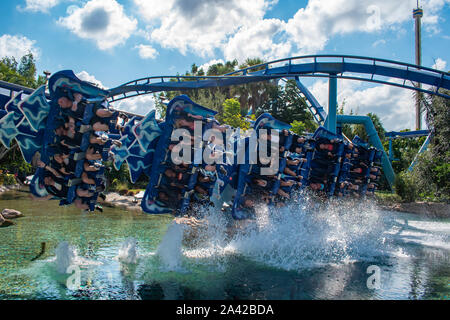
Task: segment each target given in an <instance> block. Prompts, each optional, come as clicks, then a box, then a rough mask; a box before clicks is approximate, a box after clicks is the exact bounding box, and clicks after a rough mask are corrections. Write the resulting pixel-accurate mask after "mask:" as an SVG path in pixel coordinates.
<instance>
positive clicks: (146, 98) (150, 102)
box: [113, 94, 155, 115]
mask: <svg viewBox="0 0 450 320" xmlns="http://www.w3.org/2000/svg"><path fill="white" fill-rule="evenodd" d="M113 107H114V108H115V109H117V110H123V111H128V112H131V113H135V114H139V115H146V114H147V113H148V112H149V111H151V110H153V109H155V100H154V98H153V95H152V94H146V95H142V96H137V97H134V98H128V99H125V100H121V101H118V102H115V103H114V105H113Z"/></svg>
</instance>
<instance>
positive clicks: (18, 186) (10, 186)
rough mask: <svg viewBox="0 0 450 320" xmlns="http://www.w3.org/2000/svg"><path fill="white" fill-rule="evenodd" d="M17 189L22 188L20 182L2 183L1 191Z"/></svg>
mask: <svg viewBox="0 0 450 320" xmlns="http://www.w3.org/2000/svg"><path fill="white" fill-rule="evenodd" d="M17 189H20V184H13V185H8V186H4V185H0V193H3V192H7V191H12V190H17Z"/></svg>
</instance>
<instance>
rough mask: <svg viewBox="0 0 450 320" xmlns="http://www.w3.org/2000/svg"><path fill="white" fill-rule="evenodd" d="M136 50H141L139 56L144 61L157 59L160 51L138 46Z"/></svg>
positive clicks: (142, 45)
mask: <svg viewBox="0 0 450 320" xmlns="http://www.w3.org/2000/svg"><path fill="white" fill-rule="evenodd" d="M135 49H139V56H140V57H141V58H142V59H155V58H156V57H157V56H158V51H156V49H155V48H153V47H152V46H149V45H144V44H141V45H138V46H136V47H135Z"/></svg>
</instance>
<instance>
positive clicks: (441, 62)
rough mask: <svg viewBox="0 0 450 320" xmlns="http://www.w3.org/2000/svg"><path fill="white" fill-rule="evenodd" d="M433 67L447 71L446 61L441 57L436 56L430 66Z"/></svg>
mask: <svg viewBox="0 0 450 320" xmlns="http://www.w3.org/2000/svg"><path fill="white" fill-rule="evenodd" d="M432 68H433V69H437V70H441V71H447V69H446V68H447V61H445V60H442V59H441V58H437V59H436V61H435V63H434V64H433V66H432Z"/></svg>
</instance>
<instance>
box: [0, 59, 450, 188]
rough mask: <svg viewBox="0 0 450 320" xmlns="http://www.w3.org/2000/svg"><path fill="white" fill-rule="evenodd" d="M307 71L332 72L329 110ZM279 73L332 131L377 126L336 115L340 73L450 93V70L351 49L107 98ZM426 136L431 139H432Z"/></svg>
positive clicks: (172, 80) (164, 82) (386, 165)
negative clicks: (309, 84)
mask: <svg viewBox="0 0 450 320" xmlns="http://www.w3.org/2000/svg"><path fill="white" fill-rule="evenodd" d="M308 77H322V78H329V102H328V109H327V111H325V109H324V107H322V106H321V105H320V104H319V102H318V101H317V100H316V98H315V97H314V96H313V94H312V93H311V92H310V91H309V90H308V89H307V88H306V86H305V85H304V84H303V83H302V82H301V81H300V78H308ZM277 79H284V80H286V79H292V80H295V81H296V83H297V87H298V94H299V95H300V96H302V97H304V98H305V99H306V101H307V105H308V108H309V110H310V111H311V113H312V115H313V117H314V119H315V121H316V122H317V123H318V124H320V125H325V127H326V128H327V129H328V130H330V131H331V132H336V131H337V129H338V123H362V124H364V125H366V128H367V129H368V130H369V131H371V129H372V126H373V124H372V126H371V125H370V123H369V121H368V120H367V119H365V118H364V119H363V117H360V118H354V117H352V116H340V117H338V116H337V79H346V80H357V81H365V82H370V83H376V84H383V85H390V86H395V87H400V88H404V89H410V90H415V91H417V92H422V93H426V94H430V95H436V96H440V97H443V98H447V99H450V95H449V94H448V93H447V92H445V91H442V90H440V89H446V90H450V74H449V73H448V72H443V71H439V70H434V69H431V68H427V67H422V66H418V65H414V64H408V63H403V62H398V61H392V60H386V59H377V58H370V57H362V56H350V55H308V56H299V57H290V58H286V59H279V60H275V61H270V62H267V63H263V64H259V65H255V66H251V67H248V68H245V69H241V70H237V71H234V72H231V73H228V74H225V75H221V76H179V75H177V76H152V77H146V78H140V79H136V80H133V81H129V82H127V83H124V84H122V85H120V86H118V87H115V88H112V89H110V90H107V98H108V100H109V102H115V101H120V100H123V99H128V98H132V97H136V96H140V95H144V94H151V93H156V92H161V91H181V90H183V91H186V90H198V89H205V88H215V87H225V86H234V85H241V84H247V83H253V82H260V81H268V80H277ZM0 88H3V89H7V90H10V94H9V95H4V94H1V93H0V98H1V99H2V100H1V101H0V103H1V104H2V105H4V103H2V102H3V100H4V101H7V100H9V99H10V98H11V97H12V93H13V92H18V91H23V92H24V93H25V94H28V93H31V91H32V90H31V89H28V88H24V87H21V86H17V85H12V84H8V83H5V82H0ZM27 89H28V90H27ZM30 90H31V91H30ZM28 91H30V92H28ZM370 122H371V121H370ZM427 140H428V141H429V139H427ZM371 143H372V144H373V145H375V146H380V145H381V141H380V139H379V137H378V135H376V134H375V133H373V132H371ZM381 149H382V148H381ZM383 170H384V172H385V174H386V177H387V178H388V181H389V183H390V184H391V186H392V184H393V179H394V177H395V174H394V172H393V169H392V166H391V163H390V161H389V157H388V156H387V154H386V153H384V154H383Z"/></svg>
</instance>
